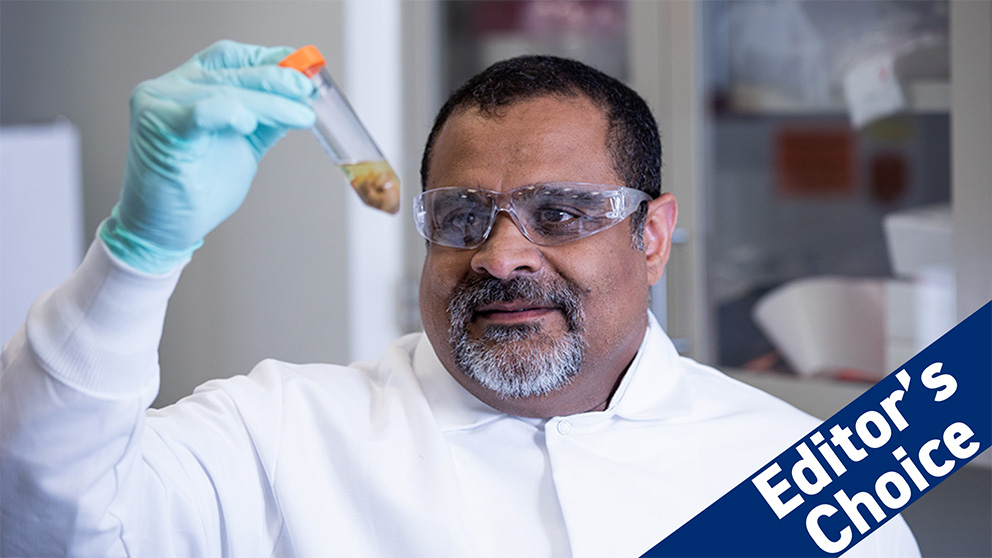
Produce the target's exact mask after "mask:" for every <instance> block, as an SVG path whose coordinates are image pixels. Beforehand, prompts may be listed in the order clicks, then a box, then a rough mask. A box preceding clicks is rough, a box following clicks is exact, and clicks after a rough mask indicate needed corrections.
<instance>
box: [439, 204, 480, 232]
mask: <svg viewBox="0 0 992 558" xmlns="http://www.w3.org/2000/svg"><path fill="white" fill-rule="evenodd" d="M478 221H479V215H478V214H477V212H475V211H472V210H470V209H463V210H458V211H448V212H447V213H445V214H444V216H443V217H442V219H441V227H442V228H444V229H457V230H463V229H467V228H471V227H473V226H474V225H475V224H476V223H477V222H478Z"/></svg>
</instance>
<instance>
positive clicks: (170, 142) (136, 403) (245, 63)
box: [0, 41, 314, 556]
mask: <svg viewBox="0 0 992 558" xmlns="http://www.w3.org/2000/svg"><path fill="white" fill-rule="evenodd" d="M290 52H291V49H289V48H265V47H257V46H250V45H243V44H237V43H233V42H230V41H222V42H219V43H217V44H215V45H213V46H211V47H209V48H208V49H206V50H204V51H203V52H201V53H199V54H197V55H196V56H194V57H193V58H192V59H191V60H189V61H188V62H187V63H185V64H183V65H182V66H180V67H179V68H177V69H176V70H174V71H172V72H169V73H168V74H165V75H164V76H162V77H160V78H157V79H154V80H150V81H147V82H144V83H142V84H140V85H139V86H138V87H137V88H136V89H135V90H134V93H133V94H132V98H131V136H130V144H129V150H128V154H127V167H126V171H125V177H124V184H123V188H122V191H121V196H120V200H119V202H118V203H117V205H116V206H115V207H114V209H113V211H112V214H111V216H110V217H109V218H108V219H107V220H106V221H105V222H104V223H103V224H102V225H101V227H100V229H99V233H98V237H99V239H98V240H97V241H95V242H94V243H93V245H92V246H91V247H90V250H89V252H88V253H87V255H86V258H85V259H84V261H83V263H82V264H81V265H80V267H79V269H77V270H76V271H75V272H74V273H73V275H72V276H71V277H70V278H69V279H68V280H67V281H66V282H65V283H64V284H62V285H61V286H59V287H57V288H56V289H54V290H53V291H51V292H49V293H47V294H45V295H43V296H42V297H41V298H39V300H38V301H36V302H35V304H34V305H33V306H32V308H31V310H30V312H29V314H28V317H27V320H26V321H25V324H24V326H23V327H22V328H21V329H20V330H19V331H18V332H17V334H16V335H15V336H14V338H13V339H12V340H11V341H10V342H9V343H8V344H7V346H6V347H4V350H3V354H2V356H0V512H2V516H0V526H2V532H0V555H3V556H21V555H45V556H54V555H67V554H69V555H92V556H109V555H123V554H128V553H132V552H133V551H134V548H128V547H129V545H130V544H137V542H135V541H130V542H129V539H128V535H127V533H125V532H124V531H125V529H124V527H123V525H124V524H125V523H126V522H127V521H128V518H126V517H121V513H122V510H124V512H126V511H127V510H131V511H133V512H134V513H135V514H136V515H137V514H141V513H142V508H145V509H146V510H147V508H148V507H149V506H151V507H161V506H167V505H170V504H169V503H167V502H149V501H143V500H142V499H143V498H145V496H142V495H145V494H147V495H152V494H157V495H161V497H162V498H170V497H171V498H173V499H175V500H177V501H178V500H180V499H176V498H175V496H174V495H173V496H170V495H169V494H168V489H167V488H166V489H164V490H163V489H162V487H161V484H162V480H161V478H156V475H155V474H148V473H147V472H145V473H142V472H141V471H142V470H145V469H147V464H146V463H145V462H144V461H143V460H142V455H141V451H142V445H143V442H142V434H143V431H144V430H143V429H144V424H145V423H144V420H145V419H144V411H145V409H146V408H147V406H148V405H150V403H151V401H153V400H154V398H155V394H156V391H157V389H158V372H159V370H158V344H159V341H160V337H161V333H162V324H163V320H164V317H165V311H166V307H167V302H168V299H169V296H170V295H171V293H172V291H173V289H174V287H175V284H176V282H177V281H178V279H179V275H180V273H181V269H182V267H183V265H184V264H185V262H187V261H188V260H189V258H190V257H191V254H192V253H193V251H194V250H196V249H197V248H198V247H199V246H200V245H201V244H202V242H203V238H204V237H205V236H206V235H207V234H208V233H209V232H210V231H211V230H213V228H214V227H216V226H217V225H218V224H220V223H221V222H222V221H223V220H224V219H226V218H227V217H228V216H230V215H231V214H232V213H233V212H234V211H235V210H236V209H237V208H238V207H239V206H240V205H241V202H242V201H243V200H244V198H245V196H246V195H247V192H248V189H249V186H250V184H251V181H252V179H253V177H254V175H255V171H256V169H257V165H258V162H259V161H260V160H261V158H262V156H263V155H264V154H265V152H266V151H267V150H268V149H269V148H270V147H271V146H272V145H274V144H275V142H276V141H278V139H279V138H280V137H282V136H283V135H284V134H285V132H286V131H287V130H288V129H290V128H298V127H306V126H310V125H311V124H312V123H313V118H314V117H313V112H312V111H311V110H310V108H309V107H308V104H307V99H308V96H309V95H310V94H311V92H312V88H313V86H312V84H311V82H310V81H309V80H308V79H306V77H305V76H303V75H302V74H300V73H299V72H297V71H295V70H291V69H286V68H280V67H278V66H276V63H277V62H278V61H279V60H281V59H282V58H283V57H285V56H286V55H288V54H289V53H290ZM142 483H145V484H156V483H157V484H158V485H159V487H158V488H157V489H149V490H145V488H144V487H142V486H140V485H141V484H142ZM189 505H190V506H191V507H192V508H195V507H196V506H195V504H194V503H189ZM192 511H195V509H194V510H192ZM139 522H140V521H139ZM188 522H189V524H191V525H197V524H198V523H201V524H202V523H209V520H208V519H207V520H203V519H197V518H195V517H194V518H190V519H189V520H188ZM137 536H138V537H141V535H140V534H139V535H137ZM192 539H193V540H195V539H196V536H192ZM200 542H201V543H202V542H203V541H200ZM191 544H193V543H192V542H191ZM194 546H195V544H194ZM178 548H182V547H177V549H178ZM185 548H186V549H187V550H188V551H189V550H192V548H191V547H185ZM163 550H165V549H163ZM199 550H200V551H205V552H210V551H211V550H214V551H215V552H213V553H218V552H219V550H218V549H211V548H210V545H209V544H208V545H206V546H201V547H200V548H199ZM166 553H167V552H166ZM180 553H181V551H180Z"/></svg>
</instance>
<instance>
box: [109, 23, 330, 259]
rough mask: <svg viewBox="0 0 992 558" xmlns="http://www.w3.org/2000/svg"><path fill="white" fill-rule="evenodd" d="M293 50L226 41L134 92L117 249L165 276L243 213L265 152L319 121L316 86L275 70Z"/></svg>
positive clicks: (114, 217)
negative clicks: (311, 98)
mask: <svg viewBox="0 0 992 558" xmlns="http://www.w3.org/2000/svg"><path fill="white" fill-rule="evenodd" d="M292 52H293V49H291V48H289V47H276V48H268V47H260V46H253V45H245V44H239V43H235V42H232V41H220V42H218V43H216V44H214V45H212V46H211V47H209V48H207V49H206V50H204V51H203V52H200V53H199V54H197V55H196V56H194V57H193V58H192V59H191V60H190V61H189V62H186V63H185V64H183V65H182V66H180V67H179V68H177V69H175V70H173V71H171V72H169V73H167V74H165V75H163V76H162V77H159V78H157V79H153V80H149V81H146V82H143V83H141V84H140V85H138V87H136V88H135V90H134V92H133V93H132V94H131V139H130V146H129V148H128V155H127V168H126V171H125V174H124V187H123V189H122V191H121V197H120V200H119V201H118V202H117V205H116V206H114V209H113V211H112V213H111V216H110V217H109V218H108V219H107V220H106V221H104V223H103V224H102V225H101V227H100V231H99V235H100V238H101V239H102V240H103V242H104V243H106V245H107V246H108V248H109V249H110V251H111V253H113V254H114V255H115V256H117V257H118V258H119V259H121V260H123V261H124V262H125V263H127V264H128V265H130V266H132V267H134V268H136V269H139V270H141V271H145V272H149V273H164V272H166V271H169V270H170V269H172V268H174V267H175V266H176V265H178V264H179V263H182V262H184V261H186V259H187V258H189V256H190V254H192V252H193V251H194V250H196V249H197V248H199V247H200V245H202V244H203V237H205V236H206V235H207V233H209V232H210V231H211V230H213V229H214V227H216V226H217V225H219V224H220V223H221V222H222V221H224V219H227V218H228V217H229V216H230V215H231V214H232V213H234V211H235V210H237V208H238V207H239V206H240V205H241V202H242V201H244V199H245V196H247V194H248V188H249V186H250V185H251V181H252V179H253V178H254V176H255V170H256V169H257V168H258V162H259V160H260V159H261V158H262V156H263V155H264V154H265V152H266V151H267V150H268V149H269V148H270V147H272V146H273V145H274V144H275V143H276V141H278V140H279V138H281V137H282V136H283V135H284V134H285V133H286V131H288V130H289V129H290V128H306V127H309V126H312V125H313V123H314V114H313V111H312V110H311V109H310V106H309V96H310V94H311V93H312V92H313V83H312V82H311V81H310V80H309V79H308V78H307V77H306V76H304V75H303V74H302V73H300V72H298V71H296V70H293V69H289V68H282V67H279V66H277V65H276V64H277V63H278V62H279V61H280V60H282V59H283V58H285V57H286V56H288V55H289V54H290V53H292Z"/></svg>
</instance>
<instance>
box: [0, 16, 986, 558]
mask: <svg viewBox="0 0 992 558" xmlns="http://www.w3.org/2000/svg"><path fill="white" fill-rule="evenodd" d="M222 38H223V39H233V40H237V41H242V42H250V43H258V44H267V45H276V44H284V45H290V46H302V45H304V44H315V45H316V46H317V47H319V48H320V49H321V51H322V52H323V53H324V54H325V56H326V57H327V62H328V68H329V70H330V71H331V73H332V74H333V75H334V76H335V78H336V79H337V81H338V83H339V85H341V86H342V88H343V89H344V91H345V93H346V94H347V95H348V96H349V98H350V99H351V101H352V104H353V105H354V107H355V110H356V112H357V113H358V114H359V116H360V117H361V118H362V120H363V121H364V122H365V124H366V127H367V128H369V130H370V131H371V133H372V135H373V136H374V137H375V138H376V140H377V142H378V143H379V145H380V147H381V148H382V150H383V152H384V153H385V155H386V157H387V159H389V160H390V162H391V163H392V164H393V167H394V168H396V169H397V171H398V173H399V174H400V177H401V179H402V182H403V192H404V200H403V204H404V207H403V209H402V210H401V213H400V215H399V216H398V217H389V216H386V215H383V214H380V213H378V212H375V211H374V210H371V209H369V208H367V207H364V206H362V205H361V204H360V202H358V200H357V197H356V196H355V195H354V193H353V192H352V191H351V190H350V188H349V186H348V184H347V183H346V182H345V180H344V178H343V177H342V176H341V175H340V173H339V172H338V171H337V169H336V168H335V167H334V165H333V164H332V163H331V162H330V160H329V159H328V158H327V157H326V155H324V153H323V152H322V151H321V149H320V147H319V146H318V144H317V142H316V141H315V140H314V138H313V137H312V135H311V134H309V133H308V132H306V131H296V132H292V133H290V134H289V135H288V136H287V137H286V138H285V139H284V140H283V141H282V142H280V143H279V144H278V145H277V146H276V147H275V148H274V149H273V150H272V151H271V152H270V153H269V155H267V157H266V158H265V160H264V161H263V163H262V164H261V166H260V169H259V172H258V175H257V178H256V181H255V185H254V187H253V189H252V191H251V193H250V195H249V197H248V199H247V200H246V202H245V204H244V206H243V207H242V208H241V210H240V211H238V212H237V213H236V214H235V215H234V216H233V217H232V218H231V219H229V220H228V221H227V222H225V223H224V224H223V225H222V226H221V227H219V228H218V229H217V230H216V231H214V232H213V233H212V234H211V235H210V236H209V237H208V238H207V241H206V243H205V245H204V247H203V248H202V249H200V250H199V251H198V252H197V254H196V255H195V257H194V258H193V261H192V262H191V263H190V264H189V266H188V268H187V270H186V271H185V273H184V275H183V279H182V281H181V282H180V284H179V287H178V290H177V291H176V293H175V295H174V296H173V299H172V302H171V304H170V307H169V313H168V316H167V319H166V327H165V333H164V337H163V340H162V347H161V357H160V361H161V367H162V385H161V391H160V396H159V398H158V400H157V401H156V405H157V406H161V405H167V404H169V403H172V402H174V401H176V400H177V399H179V398H181V397H183V396H184V395H186V394H188V393H189V392H191V391H192V389H193V388H194V387H195V386H196V385H198V384H200V383H203V382H204V381H206V380H208V379H211V378H221V377H228V376H231V375H234V374H242V373H246V372H248V371H249V370H250V369H251V368H252V367H253V366H254V364H256V363H257V362H258V361H259V360H262V359H264V358H277V359H282V360H288V361H293V362H312V361H321V362H338V363H345V362H349V361H354V360H365V359H375V358H377V356H378V354H379V352H380V351H381V350H382V349H383V348H384V347H385V346H386V345H387V344H388V343H389V341H391V340H392V339H394V338H395V337H397V336H399V335H402V334H403V333H406V332H411V331H416V330H418V328H419V327H420V324H419V314H418V313H419V310H418V306H417V282H418V277H419V273H420V266H421V263H422V259H423V253H424V243H423V240H422V239H421V238H420V237H419V236H417V235H416V233H415V232H414V229H413V225H412V218H411V216H410V212H409V207H410V203H409V200H410V198H412V196H413V195H415V193H416V192H418V191H419V189H420V183H419V178H418V170H419V164H420V155H421V149H422V147H423V142H424V140H425V138H426V135H427V132H428V131H429V129H430V126H431V124H432V119H433V116H434V113H435V112H436V111H437V109H438V108H439V107H440V105H441V103H442V102H443V100H444V98H445V96H446V95H447V94H448V93H449V92H450V91H452V90H453V89H454V88H455V87H457V86H458V84H460V83H461V82H462V81H463V80H464V79H466V78H467V77H469V76H471V75H472V74H474V73H476V72H477V71H479V70H481V69H482V68H484V67H485V66H486V65H488V64H489V63H491V62H494V61H496V60H499V59H502V58H506V57H510V56H514V55H518V54H525V53H549V54H557V55H562V56H568V57H573V58H577V59H580V60H583V61H585V62H587V63H589V64H592V65H593V66H596V67H598V68H600V69H601V70H603V71H605V72H607V73H610V74H612V75H614V76H616V77H618V78H620V79H622V80H624V81H625V82H627V83H628V84H630V85H631V86H632V87H634V88H635V89H636V90H638V91H639V92H640V93H641V94H642V95H643V96H644V97H645V98H646V99H647V100H648V102H649V104H650V105H651V106H652V108H653V109H654V111H655V114H656V116H657V117H658V120H659V123H660V126H661V130H662V142H663V146H664V155H663V159H664V169H663V176H664V178H663V180H664V183H663V189H664V190H666V191H670V192H673V193H674V194H675V195H676V197H677V198H678V200H679V206H680V215H679V228H678V230H677V234H676V237H675V239H674V241H675V248H674V251H673V255H672V259H671V261H670V263H669V266H668V269H667V271H666V275H665V277H664V279H663V280H662V282H661V284H659V285H658V286H657V287H656V288H655V289H654V292H653V306H654V312H655V313H656V315H657V316H658V317H659V319H660V320H661V321H662V323H663V324H664V325H665V327H666V329H667V330H668V332H669V334H670V335H671V337H672V338H673V339H674V340H675V342H676V344H677V346H678V348H679V350H680V351H681V352H682V353H683V354H685V355H687V356H691V357H693V358H696V359H698V360H700V361H703V362H706V363H709V364H713V365H715V366H717V367H719V368H721V369H722V370H724V371H726V372H727V373H729V374H731V375H733V376H735V377H737V378H740V379H742V380H743V381H746V382H749V383H752V384H755V385H758V386H759V387H761V388H763V389H766V390H768V391H770V392H772V393H775V394H777V395H779V396H781V397H784V398H786V399H787V400H789V401H790V402H792V403H793V404H795V405H797V406H799V407H801V408H803V409H805V410H807V411H809V412H811V413H813V414H815V415H817V416H820V417H821V418H827V417H829V416H830V415H831V414H833V413H834V412H835V411H837V410H839V409H840V408H841V407H843V406H844V405H846V404H847V403H848V402H850V401H851V400H853V399H854V398H855V397H857V396H858V395H859V394H860V393H862V392H863V391H864V390H866V389H867V388H868V387H870V385H871V384H872V383H873V382H875V381H877V380H878V379H880V378H881V377H883V376H884V375H886V374H887V373H889V372H892V371H894V370H897V369H898V367H899V366H901V365H902V364H903V363H904V362H906V361H907V360H908V359H909V358H910V357H911V356H912V355H914V354H915V353H916V352H918V351H919V350H921V349H922V348H924V347H926V346H927V345H928V344H929V343H930V342H932V341H933V340H935V339H936V338H938V337H939V336H940V335H942V334H943V333H945V332H946V331H947V330H948V329H950V328H951V327H953V325H954V324H956V323H957V322H959V321H961V320H962V319H964V318H965V317H967V316H968V315H970V314H971V313H972V312H974V311H975V310H977V309H978V308H979V307H981V306H982V305H983V304H985V303H986V302H988V301H989V300H990V299H992V183H990V180H992V178H990V177H992V116H990V112H992V108H990V106H992V90H990V71H992V60H990V58H992V53H990V51H992V3H989V2H985V1H971V2H969V1H942V0H926V1H924V0H921V1H913V2H906V1H886V0H878V1H873V2H846V1H844V2H832V1H815V0H808V1H797V0H769V1H764V0H762V1H758V0H755V1H727V0H710V1H706V2H687V1H651V0H631V1H624V0H519V1H488V0H487V1H482V0H479V1H471V0H462V1H453V2H445V1H438V0H417V1H401V0H375V1H371V0H354V1H293V2H277V1H254V2H247V1H245V2H240V1H233V2H219V1H217V2H119V1H100V0H93V1H87V2H75V1H46V2H34V1H12V0H4V1H2V2H0V124H2V128H0V294H2V299H0V308H2V321H0V337H2V339H0V341H3V342H6V341H7V340H8V339H9V338H10V336H12V335H13V334H14V331H15V330H16V328H17V327H18V326H19V324H20V323H21V321H22V320H23V318H24V314H25V312H26V311H27V308H28V306H29V305H30V303H31V301H32V300H33V299H34V298H35V297H37V296H38V295H39V294H40V293H41V292H42V291H44V290H46V289H49V288H51V287H53V286H55V285H56V284H58V283H59V282H60V281H61V280H62V279H63V278H64V277H65V276H67V275H68V274H69V273H70V272H71V271H72V269H73V268H74V267H75V265H76V264H77V263H78V262H79V260H80V259H81V257H82V254H83V252H84V251H85V249H86V247H87V246H88V245H89V243H90V241H91V240H92V238H93V236H94V233H95V231H96V229H97V227H98V225H99V223H100V222H101V221H102V220H103V219H104V218H105V217H106V216H107V215H108V214H109V212H110V209H111V208H112V207H113V204H114V203H115V201H116V199H117V196H118V193H119V189H120V184H121V179H122V177H123V166H124V158H125V153H126V150H127V137H128V96H129V94H130V91H131V89H132V88H133V87H134V86H135V85H137V84H138V83H139V82H141V81H142V80H145V79H150V78H153V77H155V76H158V75H160V74H162V73H164V72H167V71H169V70H171V69H172V68H174V67H176V66H178V65H179V64H181V63H182V62H184V61H185V60H187V59H189V58H190V57H191V56H192V55H193V54H194V53H196V52H197V51H199V50H202V49H203V48H205V47H206V46H208V45H209V44H211V43H213V42H214V41H216V40H218V39H222ZM990 404H992V402H990ZM990 466H992V459H990V458H989V453H988V452H986V454H985V455H983V456H981V457H980V458H979V459H978V460H976V463H973V464H971V465H969V466H968V467H966V468H965V469H964V470H962V471H960V472H959V473H957V474H955V475H953V476H952V477H950V478H949V479H948V480H946V481H945V482H944V483H942V484H941V485H940V486H938V487H937V488H935V489H934V490H932V491H931V492H930V493H928V494H927V495H925V496H924V497H923V498H922V499H921V500H920V502H918V503H917V504H914V505H913V506H911V507H910V508H909V509H908V510H907V511H906V512H905V514H904V515H905V517H906V518H907V520H908V521H909V522H910V525H911V526H912V527H913V529H914V531H915V532H916V534H917V537H918V539H919V542H920V545H921V548H922V550H923V552H924V556H986V557H987V556H992V511H990V508H992V503H990V499H992V485H990V477H992V473H990Z"/></svg>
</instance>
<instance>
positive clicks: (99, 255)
mask: <svg viewBox="0 0 992 558" xmlns="http://www.w3.org/2000/svg"><path fill="white" fill-rule="evenodd" d="M183 267H184V266H182V265H180V266H177V267H176V268H175V269H173V270H171V271H169V272H168V273H165V274H162V275H151V274H147V273H143V272H141V271H138V270H135V269H133V268H131V267H129V266H127V265H126V264H124V263H123V262H121V261H120V260H117V259H116V258H114V257H113V256H112V255H111V254H110V252H109V251H108V250H107V247H106V246H105V245H104V244H103V242H101V241H100V240H99V239H97V240H94V241H93V243H92V244H91V245H90V248H89V250H88V251H87V253H86V256H85V257H84V258H83V262H82V263H81V264H80V265H79V267H78V268H77V269H76V270H75V271H74V272H73V273H72V275H70V276H69V278H68V279H67V280H66V281H65V282H64V283H63V284H61V285H60V286H58V287H56V288H55V289H53V290H51V291H48V292H47V293H45V294H43V295H42V296H41V297H39V299H38V300H37V301H35V303H34V304H33V305H32V306H31V310H30V311H29V312H28V318H27V321H26V323H25V333H26V334H27V339H28V342H29V344H30V346H31V349H32V350H33V351H34V353H35V355H36V357H37V359H38V363H39V364H40V365H41V366H43V367H44V368H45V369H46V370H47V371H48V372H49V373H50V374H51V375H52V376H53V377H55V378H56V379H58V380H60V381H62V382H64V383H66V384H69V385H70V386H73V387H76V388H78V389H82V390H84V391H89V392H93V393H95V394H102V395H107V396H114V395H125V394H134V393H137V392H142V391H146V390H147V389H148V388H149V386H150V385H152V384H156V386H157V382H158V369H159V366H158V345H159V341H160V340H161V337H162V326H163V324H164V321H165V311H166V308H167V306H168V302H169V297H170V296H171V295H172V292H173V291H174V290H175V287H176V283H177V282H178V281H179V276H180V275H181V273H182V269H183Z"/></svg>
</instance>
